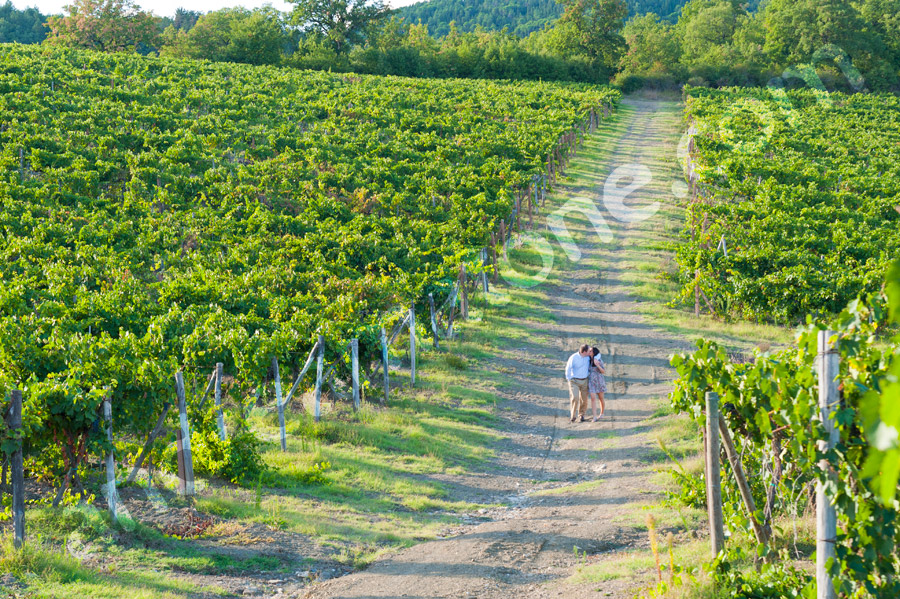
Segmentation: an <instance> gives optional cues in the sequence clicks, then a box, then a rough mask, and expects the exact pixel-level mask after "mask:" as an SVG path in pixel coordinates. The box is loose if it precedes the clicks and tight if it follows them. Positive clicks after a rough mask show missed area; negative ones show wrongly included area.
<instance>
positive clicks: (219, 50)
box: [160, 6, 289, 64]
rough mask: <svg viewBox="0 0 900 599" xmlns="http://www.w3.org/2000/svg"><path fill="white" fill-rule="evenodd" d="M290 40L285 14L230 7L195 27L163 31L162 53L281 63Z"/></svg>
mask: <svg viewBox="0 0 900 599" xmlns="http://www.w3.org/2000/svg"><path fill="white" fill-rule="evenodd" d="M183 20H184V19H183ZM288 42H289V37H288V33H287V31H286V29H285V23H284V19H283V16H282V14H281V13H280V12H278V11H277V10H275V9H273V8H272V7H271V6H266V7H263V8H257V9H255V10H248V9H246V8H226V9H222V10H218V11H214V12H208V13H206V14H204V15H202V16H200V17H199V18H198V19H197V21H196V23H195V24H194V25H193V26H191V27H186V26H185V27H182V28H179V27H176V26H175V24H173V25H172V26H170V27H169V28H168V29H166V30H165V32H164V33H163V36H162V46H161V48H160V54H162V55H163V56H172V57H174V58H205V59H206V60H213V61H218V62H242V63H246V64H278V63H279V62H280V61H281V57H282V52H283V50H284V48H285V46H286V45H287V44H288Z"/></svg>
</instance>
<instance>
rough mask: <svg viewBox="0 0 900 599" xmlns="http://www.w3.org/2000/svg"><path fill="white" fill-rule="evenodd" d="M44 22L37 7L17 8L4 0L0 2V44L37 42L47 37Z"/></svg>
mask: <svg viewBox="0 0 900 599" xmlns="http://www.w3.org/2000/svg"><path fill="white" fill-rule="evenodd" d="M46 22H47V17H46V16H44V15H42V14H41V13H40V11H39V10H38V9H37V8H26V9H24V10H19V9H17V8H16V7H15V6H13V4H12V2H11V0H6V3H5V4H0V44H8V43H11V42H14V43H18V44H39V43H41V42H42V41H44V38H46V37H47V28H46V27H45V26H44V24H45V23H46Z"/></svg>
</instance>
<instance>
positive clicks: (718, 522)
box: [706, 391, 725, 559]
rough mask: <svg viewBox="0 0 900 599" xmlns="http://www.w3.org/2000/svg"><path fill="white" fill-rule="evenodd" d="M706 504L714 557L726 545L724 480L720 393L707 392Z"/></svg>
mask: <svg viewBox="0 0 900 599" xmlns="http://www.w3.org/2000/svg"><path fill="white" fill-rule="evenodd" d="M706 472H707V477H706V505H707V507H708V509H709V540H710V545H711V548H712V556H713V559H715V557H716V556H717V555H718V554H719V552H720V551H722V549H723V548H724V547H725V521H724V517H723V515H722V480H721V477H720V473H719V394H718V393H713V392H711V391H710V392H707V393H706Z"/></svg>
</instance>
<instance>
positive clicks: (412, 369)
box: [409, 304, 416, 385]
mask: <svg viewBox="0 0 900 599" xmlns="http://www.w3.org/2000/svg"><path fill="white" fill-rule="evenodd" d="M409 381H410V383H409V384H410V385H415V384H416V305H415V304H413V305H412V306H410V308H409Z"/></svg>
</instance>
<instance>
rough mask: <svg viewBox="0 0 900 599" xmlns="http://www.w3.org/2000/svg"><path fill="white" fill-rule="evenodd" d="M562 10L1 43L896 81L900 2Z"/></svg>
mask: <svg viewBox="0 0 900 599" xmlns="http://www.w3.org/2000/svg"><path fill="white" fill-rule="evenodd" d="M558 3H559V9H560V16H559V18H557V19H555V20H552V21H548V22H547V23H545V24H544V26H543V27H542V28H540V29H538V30H536V31H532V32H530V33H529V34H528V35H525V36H520V35H516V34H515V33H511V32H510V31H509V30H507V29H503V30H500V31H496V30H493V31H491V30H487V29H484V28H482V27H480V26H477V27H475V28H474V30H472V31H465V30H464V29H463V28H461V27H458V26H457V25H456V24H455V23H453V22H451V23H449V25H447V28H446V33H445V34H444V35H440V36H436V35H434V34H433V32H432V31H431V30H430V29H429V27H428V25H427V24H423V23H412V22H410V21H409V20H408V19H404V18H402V17H400V16H398V13H397V12H396V11H392V10H391V9H389V8H388V7H387V6H386V4H385V3H384V1H383V0H375V1H369V0H296V2H295V3H294V4H295V7H294V9H293V10H292V11H291V12H280V11H278V10H275V9H274V8H272V7H270V6H267V7H263V8H258V9H253V10H250V9H246V8H227V9H222V10H218V11H213V12H209V13H205V14H200V13H198V12H195V11H189V10H185V9H179V10H178V11H177V12H176V14H175V16H174V17H173V18H159V17H156V16H154V15H152V14H151V13H149V12H146V11H143V10H141V9H140V7H138V6H137V5H136V4H134V3H133V2H132V0H75V1H74V2H73V4H71V5H69V6H67V7H66V12H65V13H64V14H62V15H57V16H51V17H45V16H43V15H41V14H40V13H39V12H38V11H36V10H35V9H27V10H25V11H18V10H16V9H14V8H13V7H12V5H11V4H10V3H9V2H7V3H6V4H5V5H0V42H8V41H16V42H21V43H35V42H43V43H47V44H60V45H66V46H75V47H83V48H91V49H95V50H103V51H126V50H129V51H138V52H142V53H159V54H161V55H165V56H171V57H176V58H193V59H207V60H211V61H226V62H239V63H248V64H273V65H283V66H292V67H298V68H310V69H324V70H332V71H347V72H351V71H353V72H361V73H369V74H383V75H405V76H414V77H472V78H502V79H547V80H570V81H583V82H592V83H600V82H608V81H610V80H612V82H613V83H615V84H617V85H619V86H621V87H622V88H623V89H625V90H631V89H636V88H640V87H661V88H667V87H672V88H674V87H677V86H680V85H681V84H683V83H690V84H692V85H712V86H727V85H751V86H752V85H766V84H767V83H768V82H769V81H770V80H772V78H773V77H779V76H782V75H784V74H785V73H786V72H788V73H790V72H791V71H790V69H792V68H793V67H795V65H797V64H810V63H814V66H815V67H816V69H817V70H818V71H819V75H820V78H821V79H822V80H823V81H824V82H825V84H826V85H832V86H834V87H843V88H844V89H848V90H850V89H862V87H860V86H858V85H856V83H854V82H852V81H850V79H848V77H847V73H848V72H851V71H852V72H854V73H855V72H858V73H859V77H857V79H858V80H862V81H864V88H865V89H872V90H894V89H897V87H898V84H900V77H898V71H900V0H858V1H854V2H851V1H850V0H768V1H767V2H764V3H763V5H762V6H760V7H758V8H757V6H756V5H755V0H754V3H746V2H742V1H741V0H690V1H689V2H688V3H687V4H685V5H684V6H682V7H681V8H680V10H679V14H678V18H677V19H675V20H674V21H672V20H669V19H667V18H666V17H662V16H659V15H657V14H656V13H652V12H651V13H647V14H643V15H639V16H634V17H631V18H630V19H628V20H627V21H626V18H627V16H628V14H629V5H628V4H627V3H626V0H558ZM510 10H512V9H510ZM441 31H443V30H441ZM44 38H46V39H44ZM850 67H852V68H850ZM787 79H788V80H789V84H793V82H792V81H790V79H791V78H790V77H788V78H787ZM796 83H798V84H800V83H801V81H800V80H799V79H797V81H796Z"/></svg>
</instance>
